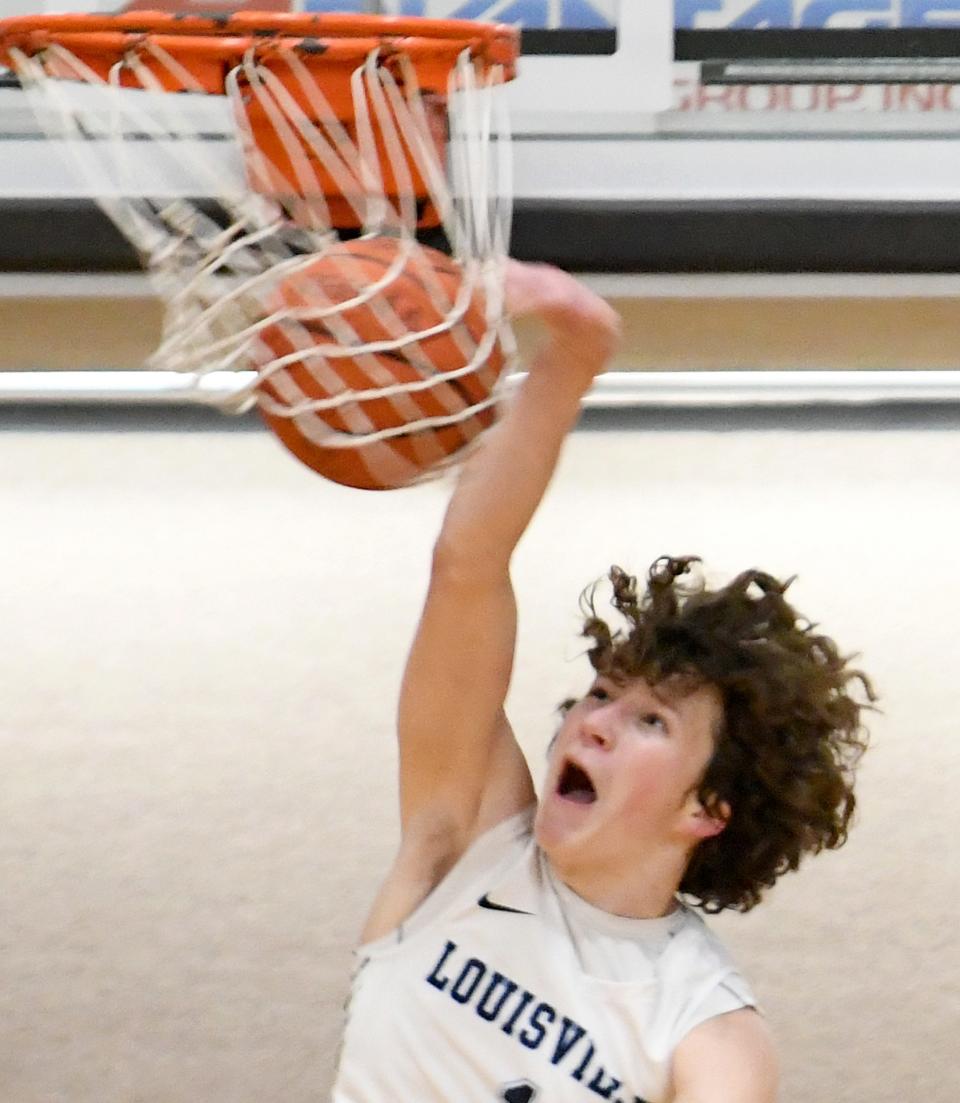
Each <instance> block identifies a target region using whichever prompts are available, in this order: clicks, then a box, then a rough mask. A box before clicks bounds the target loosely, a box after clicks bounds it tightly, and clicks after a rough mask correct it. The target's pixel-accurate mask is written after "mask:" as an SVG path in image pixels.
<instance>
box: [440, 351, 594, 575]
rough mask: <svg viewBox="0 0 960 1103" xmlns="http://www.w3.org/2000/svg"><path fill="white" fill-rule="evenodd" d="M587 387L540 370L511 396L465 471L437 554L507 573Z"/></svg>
mask: <svg viewBox="0 0 960 1103" xmlns="http://www.w3.org/2000/svg"><path fill="white" fill-rule="evenodd" d="M581 397H582V389H581V388H580V387H578V386H571V385H570V384H569V383H566V382H565V383H564V384H562V385H558V384H557V381H556V380H554V379H551V378H548V377H547V376H546V375H537V374H536V373H535V372H534V373H532V374H530V375H528V376H527V378H526V379H525V380H524V381H523V383H522V385H521V386H520V388H519V390H518V392H517V393H516V394H515V395H513V396H512V398H511V401H510V405H509V408H508V409H507V411H506V412H505V414H504V416H503V417H502V419H501V421H500V422H498V424H497V425H495V426H494V427H493V428H492V429H490V430H489V431H488V433H487V434H486V436H485V438H484V440H483V442H482V443H481V445H480V447H479V448H478V450H477V451H476V452H475V453H474V454H473V456H472V457H471V458H470V460H469V461H468V462H467V464H466V465H465V466H464V469H463V471H462V472H461V475H460V478H459V481H458V483H457V487H456V490H455V492H454V494H453V496H452V498H451V501H450V506H449V508H448V510H447V514H446V517H445V519H444V522H443V527H442V529H441V531H440V536H439V539H438V541H437V551H438V554H441V555H442V556H446V557H447V558H448V559H455V560H459V559H461V558H463V557H464V556H466V557H469V560H470V561H471V562H473V563H474V564H476V565H477V566H483V567H489V568H491V569H494V568H497V569H498V568H501V567H505V566H506V564H507V563H508V562H509V559H510V556H511V554H512V553H513V550H514V548H515V547H516V545H517V542H518V541H519V540H520V537H521V536H522V535H523V532H524V530H525V529H526V527H527V525H528V524H529V522H530V519H531V518H532V516H533V514H534V512H535V511H536V509H537V506H538V505H539V503H540V501H541V499H542V498H543V495H544V492H545V491H546V489H547V486H548V485H549V483H550V479H551V477H552V475H553V472H554V470H555V468H556V465H557V460H558V459H559V456H560V452H561V449H562V446H563V441H564V438H565V437H566V435H567V433H568V432H569V431H570V429H571V428H572V427H573V425H574V424H575V423H576V420H577V417H578V416H579V410H580V399H581Z"/></svg>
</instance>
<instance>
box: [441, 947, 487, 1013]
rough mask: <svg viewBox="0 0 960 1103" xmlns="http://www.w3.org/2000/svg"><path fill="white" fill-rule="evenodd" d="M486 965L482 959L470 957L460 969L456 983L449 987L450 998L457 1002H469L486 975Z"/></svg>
mask: <svg viewBox="0 0 960 1103" xmlns="http://www.w3.org/2000/svg"><path fill="white" fill-rule="evenodd" d="M486 973H487V967H486V965H484V964H483V962H482V961H479V960H478V959H477V958H475V957H472V958H470V960H469V961H468V962H467V964H466V965H464V967H463V969H461V970H460V976H459V977H457V981H456V984H454V986H453V988H451V989H450V998H451V999H454V1000H456V1001H457V1003H469V1002H470V997H471V996H472V995H473V994H474V992H476V990H477V985H478V984H479V983H480V981H482V980H483V978H484V977H485V976H486Z"/></svg>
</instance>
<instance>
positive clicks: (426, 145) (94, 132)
mask: <svg viewBox="0 0 960 1103" xmlns="http://www.w3.org/2000/svg"><path fill="white" fill-rule="evenodd" d="M518 45H519V38H518V33H517V31H516V30H515V29H513V28H510V27H505V26H501V25H495V24H481V23H474V22H469V21H465V20H433V19H418V18H398V17H384V16H364V15H341V14H326V15H304V14H298V13H275V12H250V11H243V12H237V13H232V14H223V15H210V16H200V15H178V14H172V13H164V12H126V13H122V14H117V15H105V14H102V13H100V14H67V15H47V16H36V17H20V18H13V19H7V20H3V21H0V64H5V65H8V66H9V67H10V68H11V69H13V70H14V71H15V72H16V73H17V75H18V77H19V79H20V82H21V84H22V86H23V87H24V89H25V91H26V92H27V94H28V96H29V97H30V99H31V102H32V105H33V107H34V110H35V112H36V114H37V117H38V120H39V121H40V123H41V126H42V127H43V129H44V130H45V131H46V133H47V134H48V136H49V137H50V138H52V139H56V140H57V141H58V142H59V143H60V144H61V145H62V146H63V147H65V148H66V149H67V150H68V151H69V153H70V154H71V155H72V158H73V161H74V164H75V166H76V168H77V170H78V172H79V174H80V176H81V179H82V181H83V186H84V187H85V188H87V189H89V191H90V193H91V194H92V195H94V196H95V197H96V199H97V202H98V203H99V204H100V206H101V207H102V209H103V210H104V211H105V213H106V214H107V215H108V216H109V217H110V218H111V219H112V221H113V222H114V223H115V224H116V225H117V227H118V228H119V229H120V231H121V232H122V233H123V234H124V235H125V236H126V238H127V239H128V240H129V241H130V242H131V243H132V244H133V246H134V247H135V248H136V250H137V252H138V254H139V256H140V258H141V261H142V263H143V264H144V266H145V268H147V270H148V271H149V272H150V273H151V274H152V276H153V278H154V282H155V285H156V287H157V290H158V292H159V294H160V295H161V296H162V298H163V300H164V303H165V307H166V310H165V320H164V330H163V338H162V341H161V344H160V346H159V348H158V349H157V350H156V352H155V353H154V354H153V356H152V357H151V366H153V367H157V368H163V369H167V370H175V371H179V372H185V373H188V374H189V375H190V376H192V377H193V378H194V379H196V380H197V381H198V384H199V382H200V381H201V380H202V377H203V376H205V375H206V374H208V373H210V372H222V371H225V370H229V371H236V372H243V373H244V376H243V377H244V378H249V380H250V381H249V383H248V384H246V385H245V386H243V387H240V388H238V390H237V392H236V393H235V395H234V396H233V397H232V398H231V399H230V400H229V408H230V409H233V410H244V409H247V408H249V406H251V405H252V404H257V405H259V406H260V407H261V409H262V410H263V411H264V412H265V414H267V415H269V416H268V421H269V420H271V419H274V420H273V421H271V424H273V423H274V422H275V421H276V419H284V418H286V419H287V420H288V421H289V422H290V426H288V428H289V427H292V428H294V429H295V430H296V431H297V432H301V433H304V434H306V435H307V436H308V437H309V438H310V439H311V440H312V441H313V443H315V444H320V445H321V446H322V448H323V449H355V450H358V451H362V450H364V449H366V450H367V452H368V454H369V453H370V450H371V449H375V450H376V449H380V450H382V449H383V448H388V449H389V448H390V447H391V442H392V446H393V447H394V448H396V447H397V446H398V440H399V438H415V437H416V436H417V434H420V435H421V436H423V435H424V434H430V433H435V432H438V431H440V430H447V429H450V428H451V427H452V428H453V429H454V430H455V431H454V433H453V437H454V438H455V439H450V440H448V441H447V443H445V444H444V446H443V448H442V449H441V450H440V451H441V452H442V458H443V459H445V458H447V457H449V456H451V455H456V456H457V457H458V458H459V455H460V452H461V450H462V448H463V447H464V446H465V445H466V444H467V443H468V442H469V440H471V439H472V438H473V437H475V436H476V435H477V433H478V432H479V431H480V430H481V429H482V428H485V427H486V425H487V424H489V420H490V419H489V416H483V415H484V414H485V412H486V411H488V409H489V408H490V407H492V406H493V404H494V403H495V397H494V384H495V383H496V380H497V379H498V378H499V377H500V375H501V374H502V372H503V370H504V368H505V366H506V365H507V364H508V363H509V361H510V359H511V357H512V355H513V342H512V337H511V335H510V332H509V327H508V326H507V325H506V323H505V321H504V318H503V291H502V283H503V281H502V270H503V263H504V261H505V257H506V252H507V248H508V244H509V235H510V204H511V194H510V161H509V127H508V122H507V117H506V109H505V104H504V101H503V96H502V88H503V85H504V83H505V82H506V81H509V80H510V79H512V78H513V76H514V74H515V64H516V58H517V53H518ZM211 107H212V108H213V109H214V110H213V112H212V113H211V110H210V109H211ZM221 109H222V110H221ZM218 110H221V115H220V116H218V115H217V111H218ZM218 119H219V120H220V122H219V123H218ZM211 120H212V121H211ZM218 131H219V133H218ZM227 134H232V135H233V136H235V138H236V139H237V141H235V142H232V143H224V142H223V140H222V139H223V137H224V136H225V135H227ZM218 139H220V140H218ZM171 180H173V181H176V180H179V181H180V184H179V186H178V185H176V184H175V183H174V184H171V183H170V181H171ZM183 181H188V182H189V186H188V187H187V188H186V190H187V191H189V192H190V193H191V194H183V192H184V187H185V186H184V183H183ZM431 235H432V236H433V237H434V238H437V237H442V238H443V239H445V243H446V247H447V248H448V249H449V253H450V254H451V257H452V260H453V262H454V265H455V275H456V278H451V274H450V271H449V270H448V267H445V266H444V265H443V264H441V263H439V262H438V261H437V260H436V257H435V256H433V255H432V251H431V250H430V249H427V248H425V244H424V242H425V240H428V239H430V237H431ZM354 239H360V240H361V241H367V240H369V241H371V242H373V243H374V252H375V257H376V261H377V263H378V264H380V267H379V268H376V265H373V267H371V263H358V260H357V255H356V253H355V252H354V253H351V252H350V251H349V250H346V251H345V250H344V248H343V246H344V244H345V243H346V242H349V241H352V240H354ZM385 241H386V242H388V243H390V244H389V247H388V248H386V250H385V249H384V242H385ZM361 259H364V258H363V257H361ZM366 260H367V261H369V260H370V258H369V257H366ZM331 279H332V280H333V282H334V283H336V284H338V286H340V291H339V292H338V293H337V294H336V295H331V294H330V293H329V292H330V283H331ZM400 279H403V280H405V281H406V282H405V284H404V288H405V290H403V292H402V294H401V293H400V291H399V290H398V289H397V286H395V284H396V281H397V280H400ZM344 281H346V283H347V284H348V285H349V289H350V293H349V294H347V293H344V292H343V291H342V285H343V284H344ZM415 286H416V287H417V288H419V291H415V290H414V288H415ZM411 295H414V296H416V295H419V297H420V298H421V299H422V300H423V301H422V302H421V304H420V305H421V306H423V305H424V304H425V303H428V304H429V308H430V309H429V310H428V311H427V313H428V314H429V315H430V317H429V324H428V325H427V328H426V330H423V331H418V330H417V329H416V328H415V327H412V326H411V323H410V318H411V315H412V314H414V313H416V312H415V311H411V310H405V309H404V306H405V302H406V300H405V299H404V296H406V298H407V299H408V298H409V297H410V296H411ZM361 307H362V308H363V309H364V310H366V311H367V312H368V313H370V314H371V315H372V316H375V317H376V319H377V325H376V326H375V327H374V328H375V329H376V332H375V333H372V331H371V332H365V330H369V329H370V327H369V326H367V324H366V320H364V321H363V324H358V322H357V317H358V314H357V311H358V309H360V308H361ZM421 313H423V311H421ZM478 318H482V325H478ZM280 330H282V331H283V339H282V340H278V338H277V335H278V332H279V331H280ZM318 334H319V336H318ZM371 334H372V335H371ZM438 334H444V335H446V337H448V338H449V340H447V341H446V342H445V343H444V344H443V345H442V356H441V357H440V362H431V352H430V348H431V347H433V348H434V350H436V349H437V348H439V347H441V346H439V345H438V344H437V342H436V341H434V342H433V345H432V346H431V345H430V338H433V337H436V336H437V335H438ZM281 348H282V353H281V352H279V351H278V350H279V349H281ZM452 348H456V350H457V352H456V355H453V354H452V352H451V349H452ZM385 357H387V358H393V359H394V360H396V358H397V357H401V358H403V359H404V360H405V361H406V362H408V363H414V364H415V365H416V369H417V370H416V371H415V372H414V373H413V377H412V378H407V376H409V375H410V374H411V373H409V372H406V371H404V372H401V373H400V374H401V376H403V378H398V377H397V375H396V373H391V372H390V371H389V366H390V365H389V362H388V360H385V359H384V358H385ZM344 363H346V364H347V365H348V366H349V365H352V367H353V368H356V367H357V365H359V366H360V367H361V369H363V370H362V371H361V372H360V376H359V377H358V376H357V372H356V371H352V374H351V372H338V370H337V369H338V365H343V364H344ZM291 365H297V366H298V370H299V368H300V367H305V368H306V370H307V371H308V372H309V373H313V374H322V375H323V386H322V387H321V388H320V389H319V390H317V389H316V388H313V387H312V386H306V387H304V385H303V380H302V379H300V380H299V381H297V380H294V379H292V377H291V375H290V373H289V372H287V369H288V368H290V367H291ZM351 370H352V369H351ZM285 372H287V374H286V376H285V375H284V373H285ZM251 373H252V374H251ZM348 376H349V379H348V378H347V377H348ZM337 377H339V383H338V382H337ZM480 380H482V385H480V384H479V383H477V385H469V386H466V387H465V386H464V384H465V383H466V384H469V383H471V381H473V382H474V383H476V382H477V381H480ZM268 383H269V385H268ZM451 388H453V390H455V391H457V393H458V394H460V395H461V397H462V396H463V395H465V394H466V395H469V396H470V397H469V401H466V400H463V401H457V402H453V401H451V400H450V394H451V393H452V392H451ZM200 390H201V389H200V388H199V387H198V393H200ZM314 391H316V393H314ZM439 392H442V393H443V394H444V395H445V396H446V397H445V398H444V400H443V401H442V402H441V403H440V406H441V407H443V409H440V408H436V403H433V404H432V405H431V404H428V405H429V410H430V412H429V413H426V412H425V409H426V407H424V406H423V404H422V403H420V402H419V398H418V396H423V395H424V394H426V393H430V394H431V396H432V397H435V396H436V394H437V393H439ZM374 400H376V401H378V402H381V405H380V406H374V405H373V404H372V403H373V402H374ZM382 402H385V403H386V404H387V406H388V407H390V409H391V410H392V411H393V413H396V412H397V410H399V409H400V408H402V409H403V411H404V412H403V413H402V415H397V417H393V416H391V417H388V418H387V419H386V420H387V422H389V424H384V420H383V418H382V417H381V416H380V414H378V413H377V412H376V411H377V410H382V408H383V407H382ZM371 410H373V411H374V413H373V414H371ZM418 411H419V413H418ZM331 412H333V413H339V414H341V415H343V416H342V417H339V418H335V417H331V416H330V415H331ZM348 423H349V427H348ZM424 439H425V438H424ZM421 443H422V442H421ZM427 444H428V445H429V446H428V447H427V448H426V452H424V453H423V454H422V455H421V454H420V453H419V452H417V450H416V449H415V450H414V452H415V453H416V454H411V455H410V456H407V457H406V459H407V460H409V464H408V466H409V468H410V470H407V471H406V473H405V474H404V475H403V476H401V475H400V474H399V473H395V474H394V475H393V476H389V475H388V476H384V475H383V474H382V473H381V475H373V476H370V477H369V479H367V481H366V482H365V481H364V478H366V476H363V477H361V479H360V480H359V481H357V480H354V485H368V484H369V485H376V486H379V485H403V484H405V483H406V482H410V481H414V480H415V479H416V478H419V477H420V476H421V475H422V474H423V473H424V472H425V470H426V469H427V468H429V469H431V470H433V469H435V468H436V467H437V466H438V465H440V464H441V460H438V459H437V449H436V447H433V446H432V445H430V442H427ZM433 444H435V441H434V442H433ZM454 445H456V446H455V447H454ZM421 451H422V450H421ZM431 457H432V458H431ZM367 466H369V465H367ZM375 466H378V467H379V468H381V469H383V467H384V465H383V464H379V465H375ZM386 466H387V467H390V464H387V465H386ZM318 469H321V470H322V468H318ZM367 474H368V475H369V472H368V473H367ZM385 478H386V480H387V481H386V482H384V479H385ZM342 481H350V480H349V479H344V480H342Z"/></svg>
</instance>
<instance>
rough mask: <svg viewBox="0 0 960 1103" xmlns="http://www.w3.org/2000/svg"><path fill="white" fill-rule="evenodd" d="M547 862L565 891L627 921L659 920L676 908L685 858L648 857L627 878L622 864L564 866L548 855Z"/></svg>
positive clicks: (686, 858)
mask: <svg viewBox="0 0 960 1103" xmlns="http://www.w3.org/2000/svg"><path fill="white" fill-rule="evenodd" d="M547 860H548V861H549V862H550V867H551V869H553V871H554V873H555V874H556V876H557V877H558V878H559V879H560V880H561V881H562V882H563V883H564V884H565V885H566V886H567V888H569V889H571V890H572V891H573V892H575V893H576V894H577V896H579V897H580V898H581V899H582V900H586V901H587V903H588V904H592V905H593V906H594V907H595V908H600V910H601V911H605V912H608V913H609V914H611V915H621V916H624V917H625V918H629V919H659V918H661V917H662V916H664V915H669V914H670V912H672V911H674V910H675V909H676V906H677V900H676V895H677V891H678V889H679V888H680V882H681V880H682V879H683V874H684V871H685V869H686V865H687V860H688V856H687V855H686V854H684V855H682V856H673V855H670V854H660V855H657V856H655V857H653V858H652V859H651V858H650V857H648V858H647V859H646V860H641V861H640V862H639V863H638V864H637V865H636V866H635V867H634V868H632V869H631V872H630V874H629V875H628V876H624V870H623V865H622V863H621V862H618V863H617V867H618V868H617V869H605V868H603V867H598V866H596V865H590V866H582V867H578V866H577V865H575V864H572V863H571V864H564V863H563V861H560V860H557V859H556V858H554V857H553V856H549V855H548V858H547Z"/></svg>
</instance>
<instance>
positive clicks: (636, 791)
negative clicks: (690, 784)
mask: <svg viewBox="0 0 960 1103" xmlns="http://www.w3.org/2000/svg"><path fill="white" fill-rule="evenodd" d="M621 777H622V780H623V786H624V789H623V794H624V803H625V804H626V806H627V807H628V808H630V809H631V810H637V811H642V810H643V809H649V808H650V807H651V806H652V805H655V804H662V803H672V802H673V799H674V797H675V796H676V793H677V791H680V790H685V788H686V786H685V784H684V783H683V781H682V779H681V778H680V770H679V764H678V762H677V760H676V756H675V755H674V754H673V753H672V751H671V748H670V747H668V746H667V745H666V744H664V743H652V742H651V743H648V744H644V745H641V746H638V747H637V748H636V749H634V750H633V751H632V752H631V754H630V755H629V756H627V757H626V759H625V761H624V762H623V764H622V774H621Z"/></svg>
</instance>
